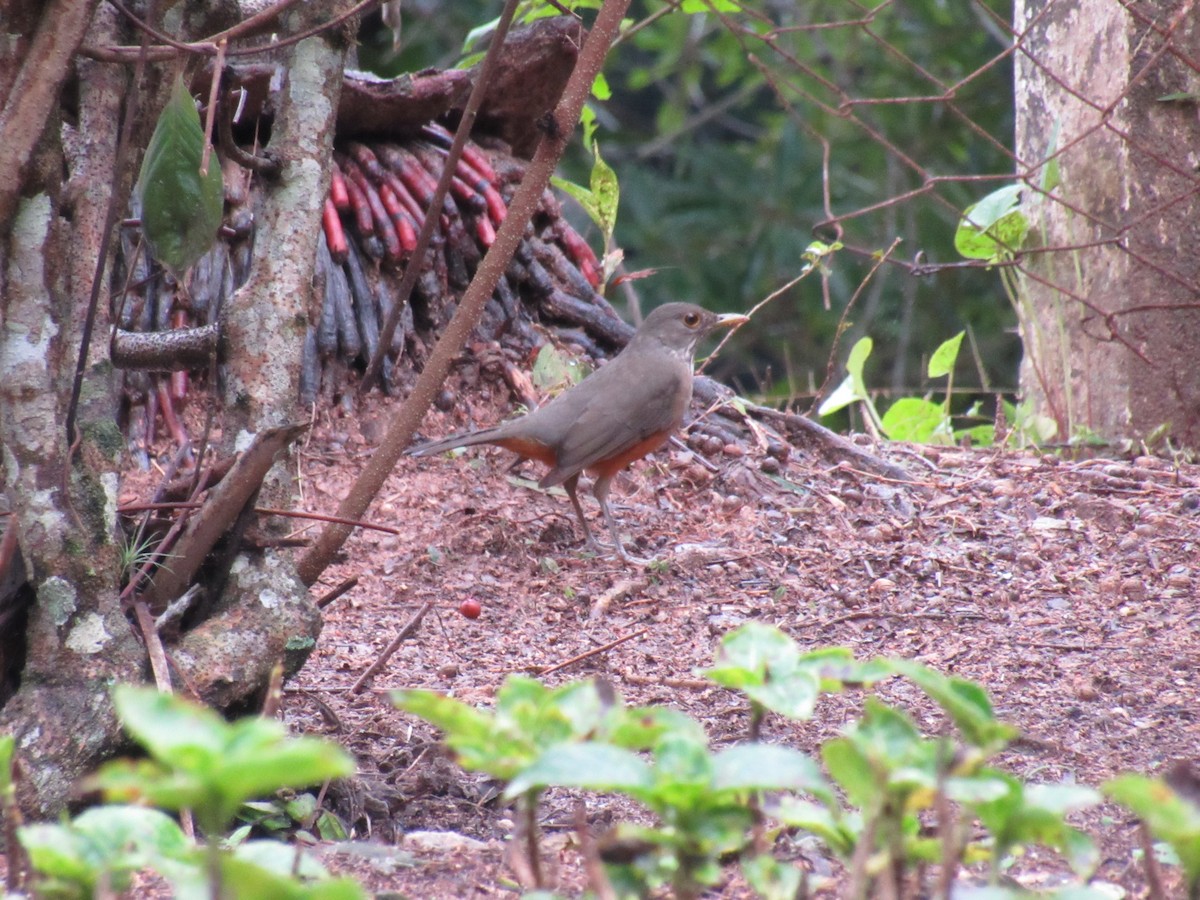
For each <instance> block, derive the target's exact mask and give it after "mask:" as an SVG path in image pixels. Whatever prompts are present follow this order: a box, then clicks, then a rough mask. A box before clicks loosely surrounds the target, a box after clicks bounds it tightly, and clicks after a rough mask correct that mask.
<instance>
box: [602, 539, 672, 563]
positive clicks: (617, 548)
mask: <svg viewBox="0 0 1200 900" xmlns="http://www.w3.org/2000/svg"><path fill="white" fill-rule="evenodd" d="M584 548H585V549H587V550H590V551H592V552H593V553H595V554H596V555H597V556H612V555H613V554H616V556H618V557H619V558H620V559H621V561H622V562H624V563H628V564H629V565H631V566H650V565H653V564H654V563H656V562H658V560H656V559H643V558H642V557H640V556H633V555H631V554H630V553H628V552H626V550H625V547H624V546H623V545H622V544H621V543H620V542H619V541H618V542H617V543H616V544H602V543H600V542H599V541H598V540H596V539H595V538H593V537H591V536H590V535H589V536H588V540H587V541H586V542H585V544H584Z"/></svg>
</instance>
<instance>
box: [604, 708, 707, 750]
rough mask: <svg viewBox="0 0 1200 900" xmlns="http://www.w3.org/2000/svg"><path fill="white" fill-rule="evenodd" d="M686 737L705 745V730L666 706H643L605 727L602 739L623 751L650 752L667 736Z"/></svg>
mask: <svg viewBox="0 0 1200 900" xmlns="http://www.w3.org/2000/svg"><path fill="white" fill-rule="evenodd" d="M670 733H675V734H683V735H685V736H687V738H688V739H689V740H693V741H697V742H699V743H704V742H705V741H706V740H707V738H706V736H705V734H704V727H703V726H702V725H701V724H700V723H699V722H697V721H696V720H695V719H693V718H691V717H690V716H688V715H686V714H685V713H682V712H680V711H679V710H677V709H671V708H670V707H668V706H643V707H633V708H630V709H625V710H622V712H621V715H619V716H617V717H615V719H613V720H611V721H610V722H608V723H606V726H605V730H604V739H605V740H606V741H607V742H608V743H610V744H613V745H614V746H617V747H624V748H625V749H626V750H650V749H651V748H653V747H654V746H655V745H656V744H657V743H658V742H659V740H661V739H662V737H663V736H664V735H666V734H670Z"/></svg>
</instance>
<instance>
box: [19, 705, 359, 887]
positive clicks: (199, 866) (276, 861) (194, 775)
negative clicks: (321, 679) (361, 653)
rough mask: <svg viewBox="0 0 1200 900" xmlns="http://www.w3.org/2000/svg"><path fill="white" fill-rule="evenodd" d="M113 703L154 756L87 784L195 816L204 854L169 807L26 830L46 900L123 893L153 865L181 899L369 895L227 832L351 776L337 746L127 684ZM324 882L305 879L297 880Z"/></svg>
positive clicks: (106, 812) (105, 811) (108, 810)
mask: <svg viewBox="0 0 1200 900" xmlns="http://www.w3.org/2000/svg"><path fill="white" fill-rule="evenodd" d="M113 702H114V704H115V706H116V709H117V713H118V715H119V716H120V717H121V720H122V722H123V723H124V725H125V728H126V729H127V730H128V731H129V732H130V734H131V735H132V736H133V737H134V738H136V739H137V740H138V741H139V742H140V743H141V744H142V745H143V746H144V747H145V748H146V750H147V752H148V753H149V757H150V758H149V759H145V760H139V761H129V760H119V761H116V762H112V763H109V764H107V765H105V766H103V767H102V768H101V769H100V771H99V772H98V773H97V774H96V775H95V776H93V777H92V778H91V779H89V781H88V783H87V786H88V787H89V788H90V789H93V790H96V789H98V790H101V791H103V792H104V795H105V797H106V799H108V800H110V801H112V800H119V801H122V802H126V803H130V802H140V803H146V804H150V805H153V806H156V807H158V808H159V809H167V810H175V811H179V810H184V809H189V810H191V811H192V812H193V814H194V815H195V819H196V821H197V822H198V823H199V825H200V827H201V828H202V829H203V831H204V834H205V837H206V839H207V845H206V847H204V848H198V847H196V846H195V844H193V843H192V841H191V840H190V839H188V838H187V837H186V836H185V835H184V834H183V833H182V831H181V830H180V828H179V826H178V825H177V824H176V823H175V822H174V821H173V820H172V819H170V818H169V817H167V816H166V815H164V814H163V813H162V812H160V811H159V810H158V809H148V808H145V807H142V806H122V805H111V806H104V807H98V808H96V809H91V810H88V811H86V812H84V813H83V814H81V815H80V816H78V817H76V818H75V819H74V820H73V821H71V822H67V823H65V824H62V825H34V826H28V827H25V828H22V829H20V832H19V837H20V841H21V843H22V845H23V846H24V847H25V849H26V850H27V851H28V853H29V858H30V863H31V866H32V868H33V870H34V872H35V873H37V880H36V882H35V885H34V887H35V892H36V894H37V895H38V896H45V897H90V896H93V894H94V892H95V891H96V890H98V889H99V888H100V886H105V887H106V889H108V890H113V889H118V890H119V889H121V885H123V884H124V883H126V882H127V880H128V876H129V874H130V873H132V872H134V871H137V870H139V869H143V868H153V869H155V870H156V871H158V872H159V873H160V874H162V875H163V876H165V877H166V878H167V879H168V880H170V881H171V883H172V885H173V887H174V890H175V895H176V896H177V897H181V898H190V897H239V898H240V897H247V898H251V897H279V898H293V897H294V898H314V900H315V898H336V900H340V898H346V900H350V898H358V897H361V896H362V893H361V891H360V890H359V888H358V886H357V885H355V884H354V883H353V882H352V881H349V880H345V879H338V880H318V879H325V878H326V873H325V871H324V869H323V868H322V867H321V866H319V865H318V864H317V863H315V862H314V861H312V860H310V859H307V858H306V857H304V856H303V855H299V854H298V851H297V850H295V849H294V848H292V847H289V846H288V845H286V844H282V843H279V842H277V841H251V842H247V843H244V844H241V845H240V846H238V847H237V848H236V849H235V850H234V851H232V852H229V851H227V850H225V849H223V847H222V841H221V835H222V833H223V832H224V830H225V829H226V828H228V827H229V825H230V824H231V823H232V821H233V818H234V815H235V814H236V813H237V811H238V810H239V809H240V808H241V807H242V805H243V804H244V803H245V802H246V801H248V800H250V799H251V798H254V797H260V796H263V795H265V794H270V793H272V792H273V791H275V790H278V789H279V788H282V787H303V786H307V785H310V784H313V783H317V782H321V781H324V780H326V779H329V778H336V777H342V776H346V775H349V774H351V773H352V772H353V770H354V764H353V760H351V759H350V757H349V756H347V755H346V753H345V751H343V750H342V749H341V748H340V747H338V746H337V745H336V744H333V743H330V742H328V741H322V740H317V739H314V738H291V737H289V736H288V735H287V732H286V729H285V728H284V726H283V725H282V724H281V723H279V722H277V721H275V720H273V719H263V718H257V717H249V718H245V719H241V720H239V721H236V722H226V721H225V720H224V719H222V718H221V717H220V716H218V715H217V714H216V713H215V712H213V711H212V710H209V709H206V708H203V707H199V706H196V705H194V704H192V703H188V702H187V701H184V700H181V699H180V698H178V697H175V696H172V695H169V694H162V693H159V692H158V691H155V690H153V689H149V688H139V687H132V686H128V685H123V686H118V687H117V688H115V689H114V691H113ZM296 876H299V877H300V878H303V879H305V880H312V883H305V882H302V881H299V880H297V877H296Z"/></svg>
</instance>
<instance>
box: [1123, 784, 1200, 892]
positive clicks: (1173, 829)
mask: <svg viewBox="0 0 1200 900" xmlns="http://www.w3.org/2000/svg"><path fill="white" fill-rule="evenodd" d="M1101 790H1102V791H1103V792H1104V794H1105V795H1106V796H1108V797H1109V798H1111V799H1113V800H1115V801H1116V802H1118V803H1120V804H1121V805H1122V806H1126V807H1128V808H1129V809H1131V810H1133V812H1134V813H1135V814H1136V815H1137V816H1138V818H1140V819H1141V820H1142V821H1143V822H1145V823H1146V827H1148V828H1149V829H1150V833H1151V834H1153V835H1154V837H1155V838H1157V839H1158V840H1160V841H1166V842H1167V843H1168V844H1170V845H1171V849H1173V850H1174V851H1175V853H1176V855H1177V856H1178V857H1179V863H1180V865H1181V866H1182V867H1183V871H1184V874H1185V876H1186V878H1187V883H1188V884H1189V885H1191V886H1196V885H1200V804H1197V803H1195V802H1194V801H1193V800H1190V799H1187V798H1185V797H1184V796H1183V795H1182V794H1180V793H1177V792H1176V791H1175V790H1174V789H1173V788H1172V787H1171V786H1170V785H1168V784H1167V783H1166V782H1165V781H1163V780H1161V779H1158V778H1147V777H1145V776H1143V775H1121V776H1120V777H1118V778H1114V779H1112V780H1111V781H1106V782H1105V783H1104V784H1103V785H1102V786H1101Z"/></svg>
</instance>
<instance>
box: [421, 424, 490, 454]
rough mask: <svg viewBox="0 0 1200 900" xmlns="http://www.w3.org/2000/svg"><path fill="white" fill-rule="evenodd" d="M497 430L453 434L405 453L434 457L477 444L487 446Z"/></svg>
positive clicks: (488, 429) (485, 429)
mask: <svg viewBox="0 0 1200 900" xmlns="http://www.w3.org/2000/svg"><path fill="white" fill-rule="evenodd" d="M497 430H498V429H496V428H484V429H483V430H482V431H464V432H462V433H460V434H452V435H450V436H449V437H444V438H442V439H441V440H440V441H429V442H427V443H424V444H415V445H413V446H412V447H409V448H408V449H407V450H405V451H404V455H405V456H433V455H435V454H438V453H445V452H446V451H447V450H457V449H458V448H459V447H473V446H474V445H476V444H486V443H488V442H489V441H490V440H492V438H493V437H494V436H495V434H496V431H497Z"/></svg>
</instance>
